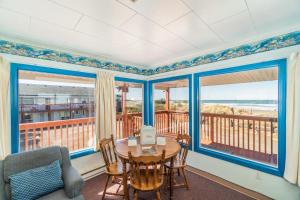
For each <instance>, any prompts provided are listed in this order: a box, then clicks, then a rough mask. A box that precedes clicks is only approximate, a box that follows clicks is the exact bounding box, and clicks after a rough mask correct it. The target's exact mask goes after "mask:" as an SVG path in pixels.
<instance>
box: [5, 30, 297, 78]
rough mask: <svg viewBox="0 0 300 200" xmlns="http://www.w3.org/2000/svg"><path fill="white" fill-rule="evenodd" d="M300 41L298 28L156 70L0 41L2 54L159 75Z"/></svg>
mask: <svg viewBox="0 0 300 200" xmlns="http://www.w3.org/2000/svg"><path fill="white" fill-rule="evenodd" d="M299 44H300V31H296V32H292V33H287V34H284V35H280V36H275V37H272V38H268V39H264V40H261V41H258V42H254V43H250V44H244V45H240V46H237V47H233V48H229V49H226V50H223V51H219V52H215V53H211V54H207V55H202V56H198V57H195V58H192V59H189V60H184V61H181V62H176V63H173V64H170V65H165V66H159V67H156V68H154V69H148V70H147V69H141V68H138V67H136V66H128V65H122V64H119V63H113V62H108V61H103V60H100V59H97V58H91V57H86V56H75V55H72V54H69V53H65V52H60V51H55V50H51V49H41V48H37V47H33V46H30V45H27V44H20V43H15V42H10V41H6V40H0V53H5V54H12V55H18V56H25V57H31V58H37V59H44V60H51V61H57V62H62V63H70V64H75V65H82V66H89V67H95V68H99V69H107V70H112V71H120V72H126V73H133V74H140V75H146V76H150V75H154V74H160V73H164V72H169V71H174V70H179V69H185V68H189V67H195V66H199V65H204V64H208V63H213V62H218V61H222V60H228V59H232V58H237V57H242V56H247V55H251V54H257V53H262V52H266V51H272V50H276V49H280V48H285V47H290V46H295V45H299Z"/></svg>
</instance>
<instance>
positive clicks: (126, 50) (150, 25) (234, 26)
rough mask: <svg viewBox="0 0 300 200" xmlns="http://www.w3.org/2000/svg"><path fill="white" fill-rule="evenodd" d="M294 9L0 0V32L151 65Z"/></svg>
mask: <svg viewBox="0 0 300 200" xmlns="http://www.w3.org/2000/svg"><path fill="white" fill-rule="evenodd" d="M299 10H300V0H135V1H133V0H0V35H2V36H4V37H5V38H8V39H9V38H11V39H12V40H15V39H16V40H17V41H18V40H21V41H24V43H26V42H28V43H29V44H34V45H37V46H42V47H46V48H53V49H58V50H62V51H64V50H67V51H70V52H75V53H80V54H83V55H90V56H97V57H102V58H103V57H104V58H106V59H109V60H116V61H119V62H124V63H134V64H136V65H138V66H141V65H142V66H144V67H153V65H156V66H157V65H160V64H166V63H168V62H169V61H170V60H173V61H174V60H181V59H184V58H189V57H190V56H191V55H199V54H201V52H202V53H203V52H211V51H215V50H219V49H222V48H229V47H232V46H235V45H236V44H237V43H246V42H249V41H256V40H257V39H260V38H264V37H265V36H270V35H278V34H282V33H287V32H290V31H293V30H296V27H300V20H299V19H300V11H299ZM0 39H1V38H0Z"/></svg>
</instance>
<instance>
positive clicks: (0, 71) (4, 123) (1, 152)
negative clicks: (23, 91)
mask: <svg viewBox="0 0 300 200" xmlns="http://www.w3.org/2000/svg"><path fill="white" fill-rule="evenodd" d="M9 66H10V65H9V63H8V62H7V61H6V60H5V59H4V58H3V57H1V56H0V96H1V97H0V159H1V160H2V159H4V158H5V156H7V155H8V154H10V152H11V149H10V146H11V145H10V129H9V109H10V107H9V105H10V104H9V79H10V70H9Z"/></svg>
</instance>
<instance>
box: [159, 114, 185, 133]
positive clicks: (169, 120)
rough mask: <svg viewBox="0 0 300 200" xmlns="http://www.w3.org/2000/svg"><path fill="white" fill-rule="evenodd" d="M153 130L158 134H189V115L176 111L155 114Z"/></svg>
mask: <svg viewBox="0 0 300 200" xmlns="http://www.w3.org/2000/svg"><path fill="white" fill-rule="evenodd" d="M155 128H156V131H157V133H158V134H162V135H163V134H171V135H176V134H177V133H181V134H189V113H188V112H176V111H157V112H155Z"/></svg>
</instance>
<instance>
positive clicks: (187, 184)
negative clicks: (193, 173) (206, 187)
mask: <svg viewBox="0 0 300 200" xmlns="http://www.w3.org/2000/svg"><path fill="white" fill-rule="evenodd" d="M181 170H182V174H183V177H184V184H185V187H186V189H187V190H189V189H190V186H189V183H188V180H187V177H186V173H185V169H184V168H181Z"/></svg>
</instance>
